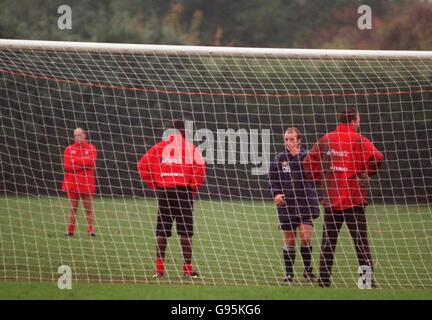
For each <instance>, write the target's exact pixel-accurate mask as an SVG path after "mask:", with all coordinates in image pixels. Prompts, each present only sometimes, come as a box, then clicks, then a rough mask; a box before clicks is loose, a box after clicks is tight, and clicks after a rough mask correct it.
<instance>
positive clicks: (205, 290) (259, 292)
mask: <svg viewBox="0 0 432 320" xmlns="http://www.w3.org/2000/svg"><path fill="white" fill-rule="evenodd" d="M2 299H38V300H40V299H54V300H73V299H81V300H82V299H116V300H117V299H129V300H132V299H151V300H171V299H176V300H177V299H181V300H202V299H206V300H213V299H216V300H287V299H289V300H300V299H301V300H308V299H313V300H317V299H319V300H332V299H338V300H370V299H386V300H389V299H399V300H400V299H403V300H409V299H416V300H423V299H427V300H431V299H432V290H430V289H378V290H359V289H352V288H330V289H321V288H287V287H265V288H262V287H255V286H249V287H246V286H242V287H233V286H192V285H188V286H185V285H143V284H136V285H133V284H122V285H120V284H82V283H79V284H74V285H73V287H72V289H71V290H60V289H58V288H57V285H56V284H54V283H52V284H49V283H10V282H9V283H5V284H2V286H1V287H0V300H2Z"/></svg>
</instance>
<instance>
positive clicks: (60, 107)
mask: <svg viewBox="0 0 432 320" xmlns="http://www.w3.org/2000/svg"><path fill="white" fill-rule="evenodd" d="M350 107H354V108H356V109H357V110H358V111H359V113H360V115H361V123H360V132H361V133H362V134H363V135H365V136H366V137H367V138H369V139H370V140H371V141H372V142H373V143H374V144H375V145H376V147H377V148H378V149H379V150H380V151H381V152H382V153H383V154H384V156H385V163H384V165H383V166H382V168H381V169H380V171H379V172H378V174H377V175H375V176H373V177H371V179H370V181H369V183H368V187H367V189H368V199H369V205H368V207H367V210H366V211H367V213H366V215H367V219H368V234H369V241H370V246H371V251H372V257H373V261H374V266H375V269H374V277H375V279H376V281H377V283H378V284H379V286H381V287H385V288H397V287H403V288H431V287H432V207H431V201H432V165H431V161H432V160H431V159H432V151H431V150H432V148H431V146H432V51H375V50H330V49H277V48H228V47H202V46H201V47H200V46H173V45H138V44H110V43H85V42H63V41H58V42H57V41H32V40H7V39H0V111H1V114H0V126H1V127H0V145H1V149H0V281H11V280H13V281H17V280H18V281H56V279H57V278H58V276H59V275H58V274H57V270H58V268H59V266H61V265H67V266H70V267H71V270H72V275H73V279H74V281H83V282H110V283H111V282H120V283H125V282H132V283H153V282H154V283H185V282H186V281H190V280H185V279H184V278H183V277H182V269H181V266H182V261H183V260H182V259H183V258H182V251H181V246H180V245H179V241H178V236H177V234H176V232H175V230H176V229H175V228H174V229H173V236H172V237H171V238H169V239H168V249H167V253H166V268H167V274H166V276H165V277H164V278H161V279H156V280H154V279H152V274H153V271H154V263H155V250H156V242H155V226H156V217H157V212H158V205H157V200H156V198H155V193H154V191H152V190H149V189H148V188H147V187H146V186H145V185H144V184H143V182H142V181H141V179H140V176H139V174H138V172H137V162H138V160H139V159H140V158H141V156H142V155H143V154H144V153H145V152H146V151H147V150H148V149H149V148H150V147H151V146H152V145H154V144H156V143H157V142H159V141H161V140H162V139H163V138H164V137H166V135H167V134H168V131H167V130H169V129H172V126H171V125H172V121H173V120H174V119H176V118H184V119H186V120H187V125H188V126H189V127H188V130H189V131H188V133H189V134H190V135H189V136H188V137H187V138H189V140H191V142H192V143H194V144H195V145H196V146H199V148H200V149H201V150H202V151H203V155H204V156H205V159H206V161H207V168H206V181H205V183H204V185H203V187H202V188H201V189H200V190H199V192H198V194H197V197H196V200H195V203H194V237H193V239H194V240H193V258H192V259H193V265H194V270H197V272H198V273H199V274H200V278H199V279H197V280H193V283H194V284H211V285H254V286H275V285H284V283H283V282H282V279H283V277H284V273H285V271H284V264H283V259H282V248H283V246H284V245H283V240H282V235H281V231H280V229H279V220H278V215H277V210H276V207H275V205H274V203H273V201H272V197H271V194H270V190H269V186H268V178H267V173H268V171H269V165H270V162H271V160H272V159H273V158H274V157H275V155H276V154H277V153H279V152H282V151H284V149H285V147H284V141H283V134H284V132H285V129H286V128H288V127H297V128H298V129H299V130H300V132H301V135H302V140H301V142H302V146H303V147H304V148H305V150H308V149H310V148H311V147H312V146H313V145H314V144H315V143H316V142H317V141H318V139H319V138H320V137H321V136H323V135H324V134H325V133H327V132H330V131H332V130H334V129H335V128H336V126H337V125H338V114H339V113H340V112H342V111H344V110H346V109H347V108H350ZM78 127H80V128H84V129H85V130H86V132H87V135H88V139H89V142H90V143H92V144H93V145H94V146H95V147H96V149H97V152H98V156H97V161H96V170H95V172H96V194H95V196H94V197H93V207H94V212H95V230H96V237H95V238H94V239H89V238H88V237H87V236H86V232H85V226H86V220H85V213H84V208H83V207H82V205H80V207H79V209H78V222H77V227H76V228H77V231H76V235H75V236H74V237H73V238H66V237H65V236H64V234H65V232H66V226H67V223H68V221H67V219H68V212H69V202H68V199H67V198H66V196H65V193H64V192H62V191H61V183H62V179H63V175H64V168H63V152H64V150H65V148H66V147H67V146H68V145H70V144H72V142H73V131H74V129H76V128H78ZM317 188H318V192H319V194H320V195H321V190H320V188H321V187H320V186H318V187H317ZM322 232H323V210H322V211H321V216H320V217H319V218H318V219H317V220H315V221H314V231H313V237H312V243H313V251H312V257H313V262H312V265H313V270H314V272H315V273H316V274H317V275H318V273H319V262H320V261H319V260H320V254H319V253H320V245H321V239H322ZM299 246H300V238H298V239H297V244H296V248H297V249H296V250H297V255H296V260H295V274H296V282H295V285H296V286H308V285H309V284H307V283H306V282H305V281H303V277H302V270H303V269H302V268H303V264H302V255H301V254H300V250H299ZM357 268H358V263H357V257H356V254H355V250H354V247H353V244H352V240H351V237H350V235H349V233H348V230H347V228H346V226H344V227H343V228H342V231H341V233H340V236H339V241H338V245H337V250H336V256H335V261H334V266H333V274H332V279H333V284H334V286H336V287H357V284H358V281H359V274H358V271H357Z"/></svg>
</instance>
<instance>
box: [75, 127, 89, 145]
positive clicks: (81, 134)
mask: <svg viewBox="0 0 432 320" xmlns="http://www.w3.org/2000/svg"><path fill="white" fill-rule="evenodd" d="M74 140H75V143H83V142H84V141H85V140H86V132H85V131H84V130H83V129H81V128H76V129H75V130H74Z"/></svg>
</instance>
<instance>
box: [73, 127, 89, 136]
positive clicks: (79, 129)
mask: <svg viewBox="0 0 432 320" xmlns="http://www.w3.org/2000/svg"><path fill="white" fill-rule="evenodd" d="M76 131H81V132H82V133H84V135H85V136H87V132H86V131H85V130H84V129H83V128H80V127H78V128H76V129H75V130H74V134H75V132H76Z"/></svg>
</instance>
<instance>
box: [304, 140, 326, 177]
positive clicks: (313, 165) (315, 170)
mask: <svg viewBox="0 0 432 320" xmlns="http://www.w3.org/2000/svg"><path fill="white" fill-rule="evenodd" d="M321 149H322V148H321V140H320V141H318V142H317V143H316V144H315V145H314V146H313V147H312V149H311V150H310V151H309V153H308V155H307V156H306V157H305V159H304V160H303V168H304V175H305V177H306V178H307V179H310V180H316V181H317V182H319V181H320V180H321V179H322V165H321V152H322V150H321Z"/></svg>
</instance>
